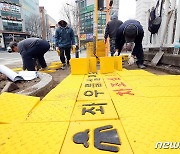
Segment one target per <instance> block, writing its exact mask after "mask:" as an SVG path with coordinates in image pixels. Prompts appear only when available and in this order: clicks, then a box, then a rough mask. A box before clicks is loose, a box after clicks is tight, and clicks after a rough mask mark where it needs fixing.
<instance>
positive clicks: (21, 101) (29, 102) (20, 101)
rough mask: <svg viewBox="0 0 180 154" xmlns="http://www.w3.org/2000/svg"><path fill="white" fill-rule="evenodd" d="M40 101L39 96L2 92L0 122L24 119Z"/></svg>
mask: <svg viewBox="0 0 180 154" xmlns="http://www.w3.org/2000/svg"><path fill="white" fill-rule="evenodd" d="M39 102H40V98H39V97H32V96H25V95H19V94H12V93H2V94H1V95H0V122H1V123H3V122H4V123H11V122H17V121H24V119H25V117H26V116H27V115H28V113H29V112H30V111H31V110H32V109H33V108H34V107H35V106H36V105H37V104H38V103H39Z"/></svg>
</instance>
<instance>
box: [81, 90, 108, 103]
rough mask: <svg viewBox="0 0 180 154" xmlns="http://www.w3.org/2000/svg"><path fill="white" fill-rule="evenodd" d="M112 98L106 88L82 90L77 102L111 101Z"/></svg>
mask: <svg viewBox="0 0 180 154" xmlns="http://www.w3.org/2000/svg"><path fill="white" fill-rule="evenodd" d="M110 99H111V97H110V95H109V93H108V91H107V89H106V88H97V87H96V88H87V87H86V88H84V87H82V88H81V89H80V92H79V94H78V97H77V100H110Z"/></svg>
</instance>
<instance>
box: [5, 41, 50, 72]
mask: <svg viewBox="0 0 180 154" xmlns="http://www.w3.org/2000/svg"><path fill="white" fill-rule="evenodd" d="M9 46H10V47H11V49H12V51H13V52H19V53H20V54H21V57H22V61H23V69H24V70H25V69H27V70H28V71H35V62H34V60H35V59H37V60H38V63H39V64H40V66H41V67H42V70H43V69H47V64H46V61H45V59H44V54H45V53H46V52H47V51H48V50H49V48H50V45H49V43H48V42H47V41H45V40H42V39H39V38H27V39H25V40H22V41H20V42H19V43H16V42H14V41H13V42H11V43H10V44H9Z"/></svg>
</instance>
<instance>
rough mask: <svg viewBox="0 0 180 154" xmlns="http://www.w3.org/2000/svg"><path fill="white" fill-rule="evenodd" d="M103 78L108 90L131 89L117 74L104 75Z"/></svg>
mask: <svg viewBox="0 0 180 154" xmlns="http://www.w3.org/2000/svg"><path fill="white" fill-rule="evenodd" d="M102 77H103V79H104V82H105V84H106V86H107V88H108V90H109V89H111V90H117V89H131V86H130V85H129V84H128V82H127V81H125V80H123V79H122V77H120V76H119V75H117V74H115V73H114V74H113V75H109V76H105V75H102Z"/></svg>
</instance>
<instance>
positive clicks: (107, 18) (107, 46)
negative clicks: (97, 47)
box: [105, 0, 110, 55]
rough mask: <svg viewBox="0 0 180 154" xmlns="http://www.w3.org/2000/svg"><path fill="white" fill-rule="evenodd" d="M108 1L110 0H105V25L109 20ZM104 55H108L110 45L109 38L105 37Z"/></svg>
mask: <svg viewBox="0 0 180 154" xmlns="http://www.w3.org/2000/svg"><path fill="white" fill-rule="evenodd" d="M109 2H110V0H106V25H107V23H108V22H109V20H110V6H109ZM105 48H106V55H108V52H109V50H110V47H109V38H108V39H107V43H106V47H105Z"/></svg>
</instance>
